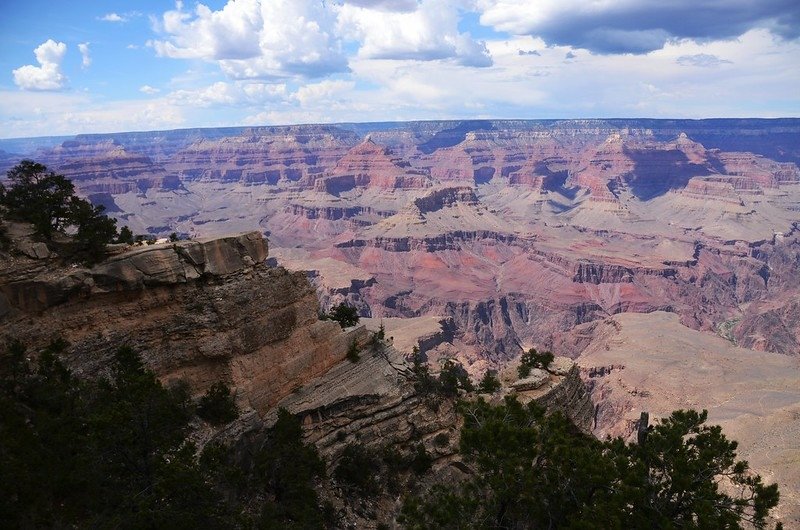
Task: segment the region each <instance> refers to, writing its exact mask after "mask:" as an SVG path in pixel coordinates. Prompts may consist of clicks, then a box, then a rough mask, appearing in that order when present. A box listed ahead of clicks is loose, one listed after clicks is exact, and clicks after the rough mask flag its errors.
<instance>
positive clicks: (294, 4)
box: [148, 0, 347, 79]
mask: <svg viewBox="0 0 800 530" xmlns="http://www.w3.org/2000/svg"><path fill="white" fill-rule="evenodd" d="M334 26H335V16H334V13H333V11H332V10H330V9H328V8H327V7H326V6H325V4H324V3H323V2H321V1H319V0H239V1H236V2H234V1H232V0H231V1H229V2H228V3H227V4H226V5H225V6H224V7H223V8H222V9H220V10H218V11H213V10H211V9H210V8H208V7H207V6H205V5H203V4H197V6H196V8H195V10H194V12H193V13H189V12H186V11H184V10H183V4H182V3H181V2H178V3H177V4H176V9H175V10H172V11H168V12H166V13H164V15H163V17H162V18H161V20H159V21H157V29H158V30H160V31H161V32H162V33H164V34H165V38H164V39H163V40H152V41H149V42H148V44H149V45H150V46H152V47H153V48H154V49H155V50H156V53H157V54H158V55H159V56H162V57H172V58H179V59H204V60H207V61H216V62H218V63H219V65H220V67H221V68H222V70H223V71H224V72H225V73H226V74H227V75H229V76H230V77H233V78H237V79H246V78H267V77H285V76H300V77H320V76H324V75H328V74H331V73H334V72H344V71H347V59H346V57H345V56H344V54H343V53H342V51H341V44H340V41H339V39H338V38H337V37H336V35H335V34H334V29H335V27H334Z"/></svg>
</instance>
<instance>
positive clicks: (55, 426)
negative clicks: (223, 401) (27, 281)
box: [0, 341, 325, 529]
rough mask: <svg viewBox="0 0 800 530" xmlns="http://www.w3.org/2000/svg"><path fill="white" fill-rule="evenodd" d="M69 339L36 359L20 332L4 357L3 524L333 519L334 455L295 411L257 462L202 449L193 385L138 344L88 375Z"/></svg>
mask: <svg viewBox="0 0 800 530" xmlns="http://www.w3.org/2000/svg"><path fill="white" fill-rule="evenodd" d="M65 346H66V343H64V342H63V341H55V342H53V343H52V344H51V345H50V346H49V347H48V348H47V349H45V350H44V351H42V352H40V353H39V355H38V356H33V357H37V359H36V361H35V362H34V361H31V360H29V359H28V357H29V355H28V352H27V351H26V349H25V347H24V346H23V345H21V344H20V343H19V342H12V343H11V344H10V346H9V348H8V349H7V351H6V352H5V353H4V355H3V356H2V358H1V359H0V382H1V383H2V385H0V476H2V477H14V480H0V520H2V521H3V523H4V527H8V528H20V527H22V528H32V527H37V528H38V527H53V528H67V527H80V528H83V527H87V528H88V527H97V528H254V527H259V528H290V529H291V528H295V529H307V528H324V526H325V510H324V509H323V508H321V507H320V506H319V499H318V498H317V494H316V492H315V490H314V480H316V479H317V478H319V477H322V476H323V475H324V470H325V469H324V464H323V462H322V460H321V459H320V458H319V455H318V454H317V452H316V449H314V448H313V447H312V446H307V445H305V444H304V442H303V439H302V429H301V427H300V422H299V421H298V420H297V418H295V417H293V416H291V415H290V414H289V413H288V412H286V411H285V410H281V411H280V412H279V414H278V421H277V423H276V425H275V426H274V427H273V428H272V429H271V430H270V431H269V433H268V435H267V437H266V440H265V442H264V444H263V446H262V447H261V448H260V449H259V450H258V451H256V452H255V454H254V455H252V460H251V461H252V465H247V464H245V463H243V462H242V461H241V460H240V459H239V457H238V456H237V453H234V452H233V451H231V450H230V449H229V448H227V447H226V446H224V445H221V444H217V443H210V444H208V445H207V446H206V447H205V448H204V450H203V452H202V454H200V455H197V451H196V448H195V446H194V445H193V444H192V443H191V442H190V441H189V440H188V439H187V434H188V426H189V420H190V419H191V417H192V407H191V405H190V401H189V394H188V392H187V391H186V389H185V387H183V386H181V385H176V386H174V387H172V388H165V387H164V386H163V385H162V384H161V383H160V382H159V381H158V379H156V377H155V375H154V374H153V373H152V372H151V371H149V370H147V369H146V368H145V366H144V365H143V364H142V361H141V359H140V358H139V356H138V355H137V354H136V353H134V352H133V351H132V350H131V349H130V348H121V349H120V350H119V351H118V352H117V354H116V355H115V358H114V359H113V362H112V365H111V370H110V377H109V378H108V379H104V380H99V381H83V382H82V381H79V380H77V379H76V378H75V377H74V376H73V375H72V374H71V373H70V371H69V370H68V369H67V368H66V367H64V365H63V364H61V362H59V360H58V354H59V353H61V352H63V350H64V348H65ZM218 394H219V395H222V394H225V393H224V392H218ZM252 499H259V501H258V503H257V504H253V503H252V502H251V500H252ZM253 506H258V507H259V510H260V513H257V514H254V513H252V512H253V510H252V507H253ZM262 507H263V509H262Z"/></svg>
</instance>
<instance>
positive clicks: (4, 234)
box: [0, 184, 11, 250]
mask: <svg viewBox="0 0 800 530" xmlns="http://www.w3.org/2000/svg"><path fill="white" fill-rule="evenodd" d="M0 186H2V184H0ZM9 248H11V238H10V237H8V228H6V225H4V224H2V223H0V250H8V249H9Z"/></svg>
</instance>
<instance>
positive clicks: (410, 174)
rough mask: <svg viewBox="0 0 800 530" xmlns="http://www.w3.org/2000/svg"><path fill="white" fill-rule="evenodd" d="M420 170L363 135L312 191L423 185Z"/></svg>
mask: <svg viewBox="0 0 800 530" xmlns="http://www.w3.org/2000/svg"><path fill="white" fill-rule="evenodd" d="M430 185H431V182H430V179H429V178H428V177H427V175H425V174H424V173H422V172H420V171H416V170H414V169H412V168H411V167H410V164H409V163H408V162H407V161H405V160H403V159H401V158H399V157H396V156H394V155H393V153H392V152H391V151H390V150H389V149H388V148H387V147H383V146H379V145H378V144H376V143H374V142H373V141H372V140H370V139H369V138H367V139H366V140H365V141H364V142H362V143H360V144H359V145H357V146H355V147H354V148H353V149H351V150H350V151H349V152H348V153H347V154H346V155H345V156H344V157H342V158H341V160H339V162H338V163H337V164H336V166H335V167H333V168H332V169H331V170H330V171H329V172H327V173H326V175H325V176H324V177H323V178H321V179H319V180H317V181H316V182H315V184H314V189H315V190H316V191H320V192H325V193H330V194H332V195H338V194H339V193H343V192H345V191H349V190H352V189H353V188H355V187H362V188H378V189H385V190H393V189H414V188H426V187H428V186H430Z"/></svg>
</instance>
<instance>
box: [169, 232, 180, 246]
mask: <svg viewBox="0 0 800 530" xmlns="http://www.w3.org/2000/svg"><path fill="white" fill-rule="evenodd" d="M179 239H180V238H179V237H178V233H177V232H172V233H171V234H170V235H169V240H170V242H171V243H175V242H176V241H178V240H179Z"/></svg>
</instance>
